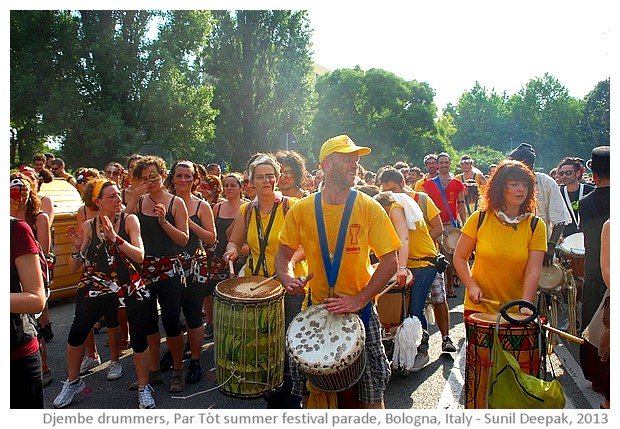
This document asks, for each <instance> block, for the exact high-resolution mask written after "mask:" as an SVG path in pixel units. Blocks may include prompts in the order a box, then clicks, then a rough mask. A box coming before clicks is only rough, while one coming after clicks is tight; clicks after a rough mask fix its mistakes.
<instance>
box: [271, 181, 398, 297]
mask: <svg viewBox="0 0 620 429" xmlns="http://www.w3.org/2000/svg"><path fill="white" fill-rule="evenodd" d="M316 195H317V194H312V195H310V196H308V197H306V198H303V199H302V200H300V201H299V202H298V203H297V204H295V205H294V206H292V207H291V209H290V210H289V212H288V214H287V215H286V220H285V222H284V227H283V229H282V232H281V234H280V244H283V245H285V246H288V247H290V248H292V249H296V248H297V247H298V246H303V247H304V251H305V254H306V260H307V261H308V271H309V272H310V273H314V277H313V278H312V279H311V280H310V281H309V282H308V286H309V289H310V293H311V298H312V302H313V303H315V304H316V303H319V302H322V301H323V300H324V299H325V298H327V297H328V296H329V283H328V280H327V275H326V272H325V267H324V265H323V258H322V253H321V244H320V241H319V234H318V230H317V223H316V211H315V208H314V200H315V198H316ZM344 206H345V205H344V204H340V205H331V204H326V203H325V202H323V204H322V208H323V218H324V219H325V231H326V232H325V233H326V235H327V247H328V248H329V251H330V252H334V250H335V248H336V241H337V238H338V230H339V228H340V220H341V218H342V214H343V212H344ZM401 244H402V243H401V242H400V239H399V238H398V235H397V234H396V231H395V230H394V227H393V226H392V222H391V221H390V219H389V218H388V216H387V213H386V212H385V210H383V207H381V205H380V204H379V203H378V202H377V201H375V200H373V199H372V198H371V197H369V196H368V195H366V194H364V193H363V192H358V193H357V197H356V198H355V204H354V205H353V210H352V213H351V218H350V220H349V226H348V230H347V234H346V238H345V243H344V249H343V254H342V259H341V262H340V271H339V272H338V279H337V280H336V285H335V292H338V293H343V294H345V295H349V296H352V295H355V294H357V293H358V292H360V291H361V290H363V289H364V288H365V287H366V284H367V283H368V281H369V280H370V277H371V276H372V273H373V272H374V268H372V267H371V264H370V258H369V255H370V252H371V250H372V251H373V252H374V253H375V255H377V256H378V257H381V256H383V255H385V254H387V253H390V252H393V251H397V250H398V248H399V247H400V246H401Z"/></svg>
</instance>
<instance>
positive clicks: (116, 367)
mask: <svg viewBox="0 0 620 429" xmlns="http://www.w3.org/2000/svg"><path fill="white" fill-rule="evenodd" d="M122 376H123V366H122V365H121V363H120V362H114V361H112V362H110V366H109V367H108V375H107V376H106V378H107V379H108V380H110V381H112V380H118V379H119V378H121V377H122Z"/></svg>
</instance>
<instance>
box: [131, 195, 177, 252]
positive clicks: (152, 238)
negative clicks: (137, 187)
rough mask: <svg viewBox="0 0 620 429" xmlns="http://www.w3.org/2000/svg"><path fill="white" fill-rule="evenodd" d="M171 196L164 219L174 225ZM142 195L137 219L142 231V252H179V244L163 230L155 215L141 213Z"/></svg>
mask: <svg viewBox="0 0 620 429" xmlns="http://www.w3.org/2000/svg"><path fill="white" fill-rule="evenodd" d="M175 198H176V197H175V196H173V197H172V199H171V200H170V205H169V206H168V210H167V211H166V220H167V221H168V222H170V223H171V224H172V225H174V216H173V215H172V204H173V203H174V199H175ZM143 201H144V195H142V196H141V197H140V201H139V202H138V213H137V215H138V220H140V228H141V232H142V241H143V242H144V254H145V255H148V256H172V255H178V254H180V253H181V246H179V245H178V244H176V243H175V242H174V241H173V240H172V238H170V236H169V235H168V234H167V233H166V231H164V228H163V227H162V226H161V225H160V224H159V219H158V217H157V216H147V215H145V214H144V213H142V202H143Z"/></svg>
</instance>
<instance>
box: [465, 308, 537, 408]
mask: <svg viewBox="0 0 620 429" xmlns="http://www.w3.org/2000/svg"><path fill="white" fill-rule="evenodd" d="M497 316H498V315H497V314H496V313H474V314H472V315H471V316H469V318H468V319H467V321H466V323H465V333H466V336H467V349H466V355H465V408H486V392H487V385H488V381H489V370H490V369H491V366H492V365H493V363H492V360H491V349H492V348H493V335H494V331H495V325H496V324H497ZM511 316H513V317H521V316H520V315H512V314H511ZM539 333H540V330H539V327H538V326H537V325H536V324H535V323H528V324H511V323H509V322H508V321H506V320H504V319H503V318H502V319H501V321H500V326H499V339H500V341H501V343H502V346H503V348H504V350H505V351H507V352H509V353H510V354H511V355H513V356H514V357H515V359H516V360H517V362H518V363H519V366H520V367H521V371H523V372H524V373H526V374H530V375H535V376H538V373H539V371H540V368H541V365H542V361H541V356H540V345H539Z"/></svg>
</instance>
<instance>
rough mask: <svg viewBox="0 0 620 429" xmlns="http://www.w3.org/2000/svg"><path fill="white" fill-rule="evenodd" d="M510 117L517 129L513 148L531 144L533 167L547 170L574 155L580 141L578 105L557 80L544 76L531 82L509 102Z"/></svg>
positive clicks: (579, 111)
mask: <svg viewBox="0 0 620 429" xmlns="http://www.w3.org/2000/svg"><path fill="white" fill-rule="evenodd" d="M509 104H510V106H511V110H512V117H513V121H514V123H515V124H516V125H517V127H518V128H517V129H518V132H516V133H515V137H516V138H515V146H516V145H518V144H519V143H521V142H528V143H530V144H532V146H533V147H534V149H535V150H536V154H537V156H536V165H537V167H540V168H543V169H544V170H547V171H548V170H550V169H551V168H553V167H555V166H556V165H557V164H558V162H559V161H560V160H561V159H562V158H563V157H564V156H566V155H574V151H573V150H571V149H570V148H571V147H573V148H576V147H577V142H578V141H579V132H578V131H579V127H578V125H579V119H580V117H581V102H580V101H579V100H576V99H574V98H572V97H570V96H569V95H568V90H567V89H566V88H565V87H564V86H562V85H561V84H560V83H559V82H558V80H557V79H556V78H554V77H553V76H551V75H549V74H548V73H545V75H544V76H543V77H542V78H536V79H531V80H530V81H529V82H528V83H527V85H526V86H525V88H523V89H522V90H521V91H519V93H518V94H517V95H515V96H513V97H512V98H511V100H510V103H509Z"/></svg>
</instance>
